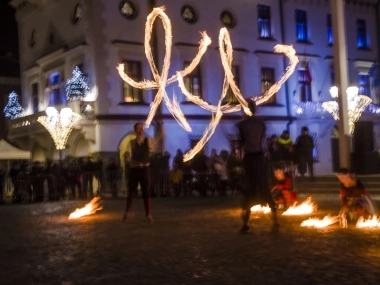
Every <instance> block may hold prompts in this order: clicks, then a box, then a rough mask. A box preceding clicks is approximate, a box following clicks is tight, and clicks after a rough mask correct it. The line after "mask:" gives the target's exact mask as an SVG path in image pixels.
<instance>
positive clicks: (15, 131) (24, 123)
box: [8, 111, 46, 140]
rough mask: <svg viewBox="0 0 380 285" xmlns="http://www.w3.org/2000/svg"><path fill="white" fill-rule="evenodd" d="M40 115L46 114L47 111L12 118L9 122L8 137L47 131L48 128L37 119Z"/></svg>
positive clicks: (13, 137) (14, 137)
mask: <svg viewBox="0 0 380 285" xmlns="http://www.w3.org/2000/svg"><path fill="white" fill-rule="evenodd" d="M40 116H45V111H42V112H38V113H35V114H32V115H29V116H25V117H20V118H17V119H14V120H10V121H9V122H8V138H9V139H11V140H13V139H17V138H21V137H25V136H31V135H35V134H39V133H44V132H46V129H45V128H44V127H43V126H42V125H41V124H40V123H39V122H38V121H37V119H38V117H40Z"/></svg>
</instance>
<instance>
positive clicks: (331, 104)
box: [322, 86, 372, 135]
mask: <svg viewBox="0 0 380 285" xmlns="http://www.w3.org/2000/svg"><path fill="white" fill-rule="evenodd" d="M358 90H359V88H358V87H355V86H352V87H348V88H347V90H346V94H347V115H348V130H349V133H350V134H351V135H352V134H353V133H354V129H355V122H356V121H357V120H359V118H360V116H361V114H362V113H363V111H364V109H365V108H366V107H367V106H368V105H369V104H370V103H371V102H372V99H371V98H369V97H368V96H365V95H358ZM330 94H331V97H333V98H336V97H338V88H337V87H336V86H333V87H331V89H330ZM322 107H323V108H324V109H325V110H326V111H327V112H329V113H330V114H331V115H332V116H333V118H334V120H339V105H338V102H336V101H328V102H324V103H323V104H322Z"/></svg>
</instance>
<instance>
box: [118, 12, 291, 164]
mask: <svg viewBox="0 0 380 285" xmlns="http://www.w3.org/2000/svg"><path fill="white" fill-rule="evenodd" d="M158 16H159V17H160V18H161V20H162V22H163V26H164V30H165V49H166V53H165V58H164V64H163V68H162V74H161V75H159V74H158V71H157V68H156V66H155V64H154V61H153V56H152V52H151V48H150V39H151V33H152V25H153V22H154V20H155V19H156V18H157V17H158ZM210 43H211V39H210V38H209V37H208V36H207V34H206V33H205V32H203V33H202V39H201V41H200V45H199V49H198V53H197V54H196V56H195V57H194V59H193V61H192V62H191V63H190V65H189V66H188V67H186V68H185V69H184V70H182V71H179V72H177V73H176V75H173V76H172V77H171V78H169V79H167V78H168V71H169V67H170V54H171V48H172V47H171V45H172V31H171V23H170V20H169V18H168V17H167V15H166V14H165V13H164V8H163V7H161V8H154V9H153V11H152V12H151V13H150V14H149V15H148V18H147V22H146V25H145V43H144V46H145V54H146V56H147V59H148V62H149V64H150V67H151V70H152V73H153V77H154V81H149V80H143V81H141V82H135V81H134V80H133V79H131V78H130V77H129V76H128V75H127V74H125V72H124V65H123V64H119V65H118V67H117V69H118V71H119V74H120V76H121V78H122V79H123V80H124V81H125V82H127V83H128V84H129V85H131V86H133V87H135V88H140V89H158V91H157V94H156V96H155V98H154V101H153V102H152V103H151V109H150V112H149V115H148V118H147V120H146V121H145V127H146V128H147V127H149V125H150V123H151V121H152V119H153V117H154V115H155V113H156V110H157V108H158V106H159V104H160V103H161V102H162V99H164V102H165V104H166V106H167V107H168V109H169V111H170V113H171V114H172V115H173V117H174V118H175V119H176V120H177V122H178V123H179V124H180V125H181V126H182V127H183V128H184V129H185V130H186V131H191V127H190V125H189V124H188V123H187V121H186V118H185V116H184V115H183V113H182V111H181V109H180V107H179V104H178V102H177V100H176V97H175V96H174V97H173V103H172V102H171V101H170V99H169V97H168V95H167V93H166V91H165V87H166V86H167V85H168V84H170V83H173V82H175V81H177V80H178V84H179V86H180V88H181V91H182V92H183V94H184V95H185V96H186V97H187V98H188V99H189V100H190V101H192V102H194V103H195V104H197V105H198V106H200V107H201V108H204V109H206V110H209V111H211V112H212V113H213V117H212V120H211V122H210V124H209V126H208V127H207V128H206V130H205V132H204V135H203V137H202V138H201V140H200V141H199V142H198V143H197V145H196V146H195V147H194V148H193V149H191V150H190V151H189V152H188V153H186V154H185V156H184V161H187V160H190V159H191V158H193V157H194V155H195V154H196V153H197V152H198V151H199V150H200V149H202V147H203V146H204V144H205V143H206V142H207V141H208V140H209V138H210V137H211V136H212V134H213V133H214V131H215V128H216V126H217V125H218V123H219V121H220V119H221V117H222V115H223V113H230V112H236V111H239V110H240V109H241V108H243V110H244V112H245V113H246V114H247V115H252V113H251V112H250V110H249V108H248V103H247V102H246V101H245V100H244V98H243V96H242V95H241V93H240V90H239V88H238V87H237V86H236V84H235V82H234V79H233V78H234V76H233V74H232V71H231V64H232V45H231V41H230V37H229V33H228V31H227V29H225V28H223V29H221V30H220V34H219V50H220V55H221V60H222V64H223V68H224V70H225V77H224V83H223V90H222V94H221V98H220V100H219V102H218V104H217V106H214V105H210V104H208V103H207V102H205V101H203V100H202V99H200V98H199V97H197V96H194V95H192V94H190V93H189V92H188V91H187V90H186V88H185V86H184V82H183V77H184V76H186V75H188V74H189V73H190V72H192V71H193V70H194V68H195V67H196V66H197V65H198V64H199V62H200V59H201V57H202V56H203V54H204V53H205V52H206V49H207V46H208V45H210ZM275 52H282V53H284V54H285V55H286V56H288V57H289V58H290V66H289V67H288V68H287V70H286V72H285V74H284V75H283V76H282V78H281V79H280V80H279V81H278V82H276V83H275V84H274V85H273V86H272V87H271V88H270V89H269V90H268V91H267V92H266V93H265V94H264V95H263V96H260V97H254V98H252V100H255V101H256V105H259V104H262V103H264V102H265V101H267V100H268V99H269V98H270V97H271V96H273V95H274V94H275V93H276V92H277V91H278V90H279V89H280V87H281V85H282V84H283V83H284V82H285V81H286V80H287V79H288V77H289V76H290V75H291V74H292V73H293V72H294V69H295V66H296V64H297V63H298V58H297V56H295V50H294V49H293V47H291V46H284V45H276V46H275ZM229 87H231V89H232V91H233V93H234V95H235V96H236V98H237V99H238V101H239V103H240V104H239V105H236V106H235V105H228V104H227V105H223V106H222V105H221V103H222V100H223V98H224V97H225V95H226V92H227V90H228V88H229Z"/></svg>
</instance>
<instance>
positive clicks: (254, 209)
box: [251, 204, 271, 214]
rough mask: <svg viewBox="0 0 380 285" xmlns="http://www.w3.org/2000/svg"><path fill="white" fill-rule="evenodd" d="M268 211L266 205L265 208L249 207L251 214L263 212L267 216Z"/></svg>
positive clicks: (259, 206) (258, 206)
mask: <svg viewBox="0 0 380 285" xmlns="http://www.w3.org/2000/svg"><path fill="white" fill-rule="evenodd" d="M270 211H271V209H270V208H269V205H268V204H267V205H266V206H261V205H255V206H252V207H251V212H263V213H264V214H268V213H270Z"/></svg>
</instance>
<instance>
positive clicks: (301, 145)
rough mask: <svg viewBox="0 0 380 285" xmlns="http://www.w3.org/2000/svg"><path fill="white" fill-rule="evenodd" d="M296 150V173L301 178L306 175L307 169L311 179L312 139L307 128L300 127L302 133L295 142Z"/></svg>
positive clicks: (312, 161)
mask: <svg viewBox="0 0 380 285" xmlns="http://www.w3.org/2000/svg"><path fill="white" fill-rule="evenodd" d="M296 148H297V161H298V172H299V174H300V175H301V176H302V177H303V176H305V174H306V169H307V168H308V170H309V173H310V177H311V179H313V176H314V170H313V163H314V158H313V148H314V141H313V138H312V137H311V136H310V135H309V129H308V127H302V133H301V135H300V136H299V137H298V138H297V141H296Z"/></svg>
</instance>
